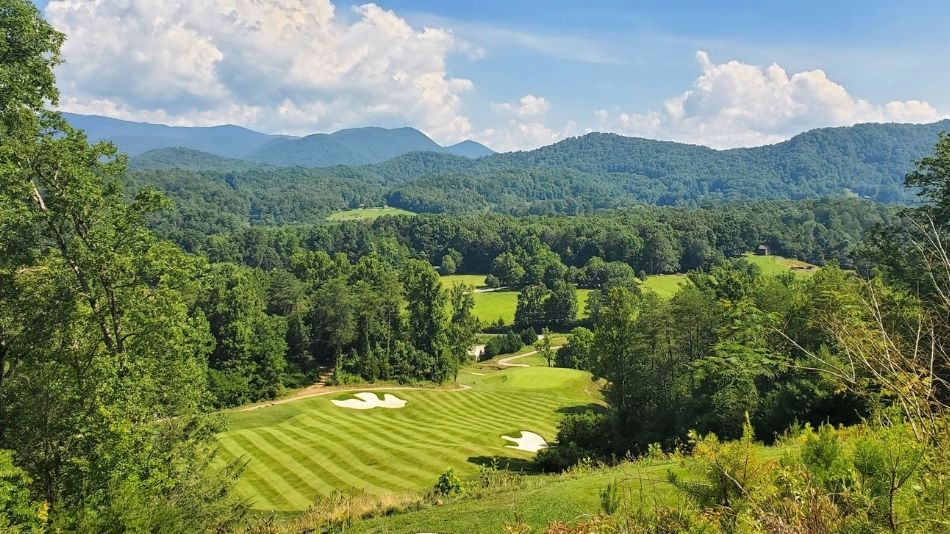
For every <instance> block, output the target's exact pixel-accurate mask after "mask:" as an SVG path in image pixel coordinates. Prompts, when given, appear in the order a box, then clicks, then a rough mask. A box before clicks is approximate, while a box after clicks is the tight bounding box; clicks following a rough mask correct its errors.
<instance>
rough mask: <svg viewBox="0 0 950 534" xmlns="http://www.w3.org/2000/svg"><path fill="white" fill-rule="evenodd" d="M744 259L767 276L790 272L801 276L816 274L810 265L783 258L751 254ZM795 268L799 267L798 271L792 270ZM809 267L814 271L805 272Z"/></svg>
mask: <svg viewBox="0 0 950 534" xmlns="http://www.w3.org/2000/svg"><path fill="white" fill-rule="evenodd" d="M743 258H745V260H746V261H748V262H749V263H751V264H753V265H757V266H758V267H759V269H761V270H762V274H767V275H777V274H784V273H787V272H788V271H792V272H794V273H795V274H800V275H809V274H812V273H814V270H813V269H814V268H815V266H814V265H811V264H809V263H805V262H803V261H799V260H794V259H791V258H785V257H782V256H771V255H770V256H759V255H756V254H752V253H749V254H746V255H745V256H743ZM793 267H798V269H795V270H792V268H793ZM807 267H812V269H808V270H805V269H806V268H807Z"/></svg>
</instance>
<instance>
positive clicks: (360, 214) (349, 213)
mask: <svg viewBox="0 0 950 534" xmlns="http://www.w3.org/2000/svg"><path fill="white" fill-rule="evenodd" d="M383 215H415V213H413V212H411V211H406V210H404V209H399V208H357V209H352V210H343V211H336V212H333V213H331V214H329V215H327V220H330V221H357V220H369V221H371V220H373V219H375V218H377V217H382V216H383Z"/></svg>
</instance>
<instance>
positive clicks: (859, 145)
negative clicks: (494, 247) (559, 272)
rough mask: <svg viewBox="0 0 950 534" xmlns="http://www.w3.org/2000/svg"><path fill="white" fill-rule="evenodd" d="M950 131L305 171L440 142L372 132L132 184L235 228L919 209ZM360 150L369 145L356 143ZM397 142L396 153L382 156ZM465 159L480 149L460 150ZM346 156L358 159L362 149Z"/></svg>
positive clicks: (185, 157) (549, 151)
mask: <svg viewBox="0 0 950 534" xmlns="http://www.w3.org/2000/svg"><path fill="white" fill-rule="evenodd" d="M944 130H950V121H946V120H945V121H941V122H937V123H933V124H924V125H910V124H862V125H858V126H853V127H847V128H825V129H820V130H813V131H810V132H806V133H803V134H801V135H798V136H796V137H794V138H792V139H790V140H788V141H785V142H783V143H778V144H775V145H769V146H763V147H757V148H743V149H733V150H723V151H719V150H713V149H710V148H706V147H702V146H696V145H685V144H681V143H673V142H668V141H653V140H649V139H641V138H631V137H623V136H619V135H615V134H602V133H595V134H588V135H585V136H582V137H577V138H572V139H567V140H565V141H561V142H560V143H556V144H554V145H550V146H546V147H543V148H539V149H537V150H532V151H529V152H516V153H506V154H495V155H491V156H487V157H483V158H480V159H477V160H473V159H470V158H468V157H461V156H455V155H451V154H445V153H438V152H433V151H429V152H416V151H413V152H409V153H407V154H404V155H400V156H397V157H394V158H391V159H388V160H386V161H383V162H380V163H375V164H370V165H348V166H344V165H337V166H331V167H322V168H314V169H304V168H301V167H309V166H315V165H318V164H319V163H320V162H318V161H317V159H306V158H310V157H311V156H313V157H314V158H316V157H317V156H315V155H314V154H316V152H313V151H310V152H306V154H309V155H306V154H304V152H295V150H296V149H294V148H293V147H295V146H302V145H295V143H302V144H303V145H308V144H311V145H313V144H322V143H326V142H333V143H336V144H339V145H340V146H343V145H344V144H349V146H351V147H357V146H363V147H373V146H375V147H376V148H372V149H371V150H370V149H366V151H364V152H362V155H361V156H357V155H353V156H352V158H353V159H357V158H358V157H366V158H369V157H373V158H381V157H385V156H387V155H389V154H391V153H395V152H399V151H402V150H415V149H416V148H421V147H422V146H423V144H420V143H424V142H425V141H429V140H428V138H424V136H421V134H418V132H415V134H411V133H410V134H409V137H406V139H413V140H411V141H406V142H405V143H403V144H399V143H397V142H396V141H393V137H392V136H393V133H394V132H395V131H393V130H382V129H361V130H347V131H344V132H339V133H338V134H334V135H330V136H311V137H308V138H304V139H300V140H292V141H287V140H282V141H276V142H275V144H274V145H271V148H270V149H272V150H273V151H272V152H271V155H272V156H268V158H265V159H272V160H273V161H275V162H280V161H285V162H286V161H288V160H292V159H293V158H298V157H300V158H304V159H301V160H299V161H298V163H300V164H301V167H296V168H287V167H278V166H276V165H273V166H271V165H264V164H260V163H252V162H247V161H240V160H234V159H231V160H228V159H224V158H220V157H217V156H213V155H210V154H202V153H200V152H195V151H193V150H183V149H176V150H167V149H166V150H160V151H154V152H150V153H147V154H142V155H140V156H137V157H135V158H133V160H132V165H131V167H132V168H133V169H139V170H138V171H134V172H132V173H130V176H129V178H128V181H129V183H130V185H132V186H133V189H137V188H139V187H142V186H146V185H154V186H157V187H159V188H160V189H162V190H164V191H166V192H168V193H169V195H170V196H171V197H172V198H173V199H174V200H175V201H176V206H177V209H179V210H185V211H191V212H192V213H193V214H195V213H197V212H199V211H209V210H210V211H214V212H215V213H214V217H213V218H215V219H220V218H221V217H222V216H224V215H227V216H229V217H230V216H233V217H234V218H235V221H239V222H240V223H241V224H248V223H252V224H253V223H278V224H281V223H298V222H313V221H316V220H319V219H321V218H322V217H323V216H325V215H326V214H327V213H329V212H331V211H335V210H340V209H346V208H352V207H357V206H373V205H381V204H384V203H386V204H389V205H391V206H394V207H399V208H404V209H407V210H410V211H414V212H430V213H468V212H483V211H495V212H500V213H509V214H515V215H524V214H536V215H543V214H577V213H589V212H593V211H596V210H599V209H609V208H616V207H622V206H628V205H632V204H637V203H646V204H655V205H661V206H663V205H675V206H698V205H705V204H709V203H715V202H735V201H745V200H758V199H792V200H794V199H805V198H818V197H825V196H860V197H866V198H870V199H873V200H876V201H882V202H913V201H914V200H915V191H914V190H913V189H905V188H904V187H903V176H904V174H905V173H906V172H907V171H908V170H909V169H910V168H911V166H912V165H913V161H914V160H916V159H919V158H920V157H922V156H923V155H924V154H926V153H928V152H929V151H930V150H931V148H932V146H933V144H934V143H935V142H936V140H937V135H938V133H939V132H940V131H944ZM412 132H414V130H413V131H412ZM416 134H418V135H416ZM400 136H402V134H400ZM354 138H359V139H362V141H360V142H359V143H356V142H354V141H353V139H354ZM328 140H329V141H328ZM340 140H342V141H340ZM390 142H392V144H391V146H389V148H385V147H383V146H382V145H386V144H387V143H390ZM429 142H431V141H429ZM433 145H434V143H433ZM435 146H438V145H435ZM466 147H469V148H470V147H471V145H464V146H462V147H459V146H458V145H457V146H456V148H460V149H461V148H466ZM348 150H350V153H351V154H355V150H356V149H355V148H350V149H348ZM280 154H282V155H280ZM294 154H296V155H294ZM301 154H304V155H301ZM143 169H163V170H165V172H162V173H153V172H143V171H142V170H143ZM170 169H177V170H174V171H171V170H170ZM217 194H226V195H227V196H229V197H233V198H234V199H235V200H234V202H229V203H225V204H224V206H234V207H235V208H237V206H238V205H240V206H241V207H240V208H239V209H236V211H233V212H232V211H231V209H230V208H229V207H225V208H224V209H223V210H222V209H221V206H222V205H221V204H214V205H209V204H207V203H206V202H205V200H206V199H207V198H210V197H213V196H214V195H217ZM238 199H239V200H238ZM302 199H306V201H303V200H302ZM199 218H200V217H199ZM190 220H192V221H196V220H197V219H196V218H195V217H192V218H191V219H190Z"/></svg>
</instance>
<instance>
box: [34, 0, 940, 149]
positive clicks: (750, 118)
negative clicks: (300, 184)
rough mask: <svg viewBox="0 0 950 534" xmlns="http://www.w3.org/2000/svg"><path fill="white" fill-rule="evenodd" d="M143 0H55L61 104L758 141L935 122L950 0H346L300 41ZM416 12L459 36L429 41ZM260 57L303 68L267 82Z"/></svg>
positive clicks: (203, 118)
mask: <svg viewBox="0 0 950 534" xmlns="http://www.w3.org/2000/svg"><path fill="white" fill-rule="evenodd" d="M184 1H185V0H168V2H167V4H170V5H175V4H176V2H184ZM328 1H329V0H318V1H308V2H301V0H286V1H282V0H274V2H275V5H276V6H278V7H275V8H274V10H272V11H275V10H276V14H275V13H274V12H267V13H262V12H260V10H255V11H253V12H252V11H251V10H247V11H242V12H241V20H242V21H244V22H248V21H251V20H252V19H253V18H254V17H263V18H262V19H261V20H263V21H265V22H264V24H263V27H264V28H267V27H268V24H267V22H266V21H268V20H271V21H272V20H277V19H274V18H273V17H278V18H279V20H287V19H286V17H287V16H288V13H294V14H299V13H300V11H301V9H300V6H307V7H306V9H310V8H312V6H313V5H314V4H322V3H324V2H328ZM139 2H140V3H141V6H138V5H136V7H134V8H129V7H128V6H124V4H125V3H126V2H124V1H120V0H104V2H102V4H105V5H106V6H105V7H98V8H94V9H93V11H95V10H96V9H98V12H97V13H94V14H93V16H89V15H88V13H86V14H84V13H80V12H79V11H78V10H77V9H78V8H68V7H66V6H65V4H66V3H63V2H56V1H54V2H52V5H51V6H50V9H48V10H47V15H48V18H50V19H51V21H53V22H54V24H55V25H57V26H58V27H60V28H61V29H63V30H64V31H66V32H67V34H71V35H72V38H73V39H75V40H76V41H77V43H75V44H68V45H67V49H66V50H65V51H64V55H65V56H66V59H67V61H68V62H69V63H68V67H64V69H63V70H62V73H61V75H60V78H61V80H62V81H65V82H66V84H68V85H67V87H64V94H65V95H66V96H67V97H69V98H68V99H67V100H68V101H67V102H64V108H69V109H72V110H74V111H87V112H95V111H97V110H98V111H99V112H102V113H103V114H113V115H118V116H122V117H123V118H131V119H146V120H154V121H156V122H158V121H164V122H174V123H179V124H188V123H195V124H203V123H208V122H215V121H217V120H221V121H227V120H229V119H230V122H238V123H242V124H244V125H246V126H250V127H253V128H257V129H262V130H267V131H286V132H290V133H305V132H308V131H327V130H332V129H335V128H337V127H349V126H360V125H366V124H380V125H384V126H397V125H403V124H408V125H412V126H416V127H419V128H420V129H422V130H423V131H425V132H426V133H428V134H430V135H431V136H433V137H435V138H436V139H437V140H439V141H443V142H451V141H455V140H457V139H459V138H462V137H472V138H475V139H478V140H481V141H483V142H486V143H489V144H492V145H495V146H497V147H498V148H501V149H515V148H530V147H532V146H537V145H540V144H546V143H547V142H552V141H555V140H557V139H559V138H562V137H565V136H568V135H578V134H582V133H584V132H585V131H590V130H611V131H617V132H619V133H624V134H628V135H643V136H647V137H658V138H669V139H675V140H681V141H687V142H697V143H703V144H708V145H712V146H717V147H727V146H739V145H752V144H762V143H766V142H774V141H777V140H781V139H783V138H787V137H789V136H790V135H793V134H794V133H798V131H801V130H803V129H808V128H813V127H819V126H835V125H847V124H852V123H854V122H865V121H892V120H893V121H906V122H928V121H930V120H937V119H939V118H943V117H946V116H947V113H948V112H950V91H947V88H948V85H950V84H948V82H950V55H948V54H946V53H945V42H944V41H945V39H946V30H947V28H950V2H936V1H934V2H903V3H896V2H882V1H862V2H856V1H828V0H825V1H823V2H812V1H799V2H781V3H780V2H768V1H762V0H759V1H755V2H753V1H728V2H715V6H714V7H712V5H713V3H712V2H701V1H680V2H668V1H667V2H661V1H646V2H621V1H588V2H576V1H574V2H569V1H563V0H554V1H544V2H541V1H521V2H519V1H514V0H509V1H499V0H486V1H480V2H455V1H452V2H446V1H435V0H415V1H411V0H392V1H387V0H381V1H379V2H377V4H378V6H379V8H381V9H380V10H379V11H380V12H381V13H383V15H379V14H378V13H376V11H371V10H367V9H365V8H363V7H360V6H363V5H364V4H365V3H364V2H350V1H347V0H338V1H335V2H333V6H332V7H333V8H335V9H334V10H333V14H332V16H331V15H327V14H326V13H324V12H322V11H320V12H319V13H316V12H314V13H310V14H307V15H308V16H307V17H303V18H301V19H300V21H298V22H301V24H303V25H304V26H306V25H310V27H311V28H310V29H313V28H317V27H320V28H322V29H321V30H320V32H322V31H323V30H326V29H327V28H330V29H332V31H333V33H334V35H336V37H334V38H332V39H329V40H328V41H327V42H326V43H323V44H321V45H320V46H318V47H313V48H312V49H311V44H310V43H312V42H313V41H314V40H319V39H320V37H315V36H317V35H323V33H320V32H318V31H316V30H313V33H311V34H310V37H309V38H305V37H306V35H305V34H306V33H307V32H308V31H310V30H308V29H307V28H303V29H302V30H301V32H302V33H301V35H298V36H297V37H298V38H300V39H301V40H299V41H295V40H292V39H291V40H288V42H287V43H286V45H285V46H286V49H285V50H274V48H275V47H277V48H280V47H282V46H284V45H282V44H275V43H281V41H280V40H277V41H274V40H270V39H267V38H265V37H266V36H264V37H262V36H261V35H258V34H257V33H255V35H256V36H257V37H261V40H260V41H259V43H260V45H259V46H258V48H251V49H249V48H247V46H245V47H242V46H240V45H238V44H236V43H237V41H239V40H240V39H239V38H240V35H239V33H238V32H239V30H235V31H233V32H231V31H228V32H225V33H226V34H225V33H222V32H219V31H218V30H217V29H216V28H214V27H211V26H213V25H210V24H209V23H208V19H209V18H210V17H215V16H223V15H221V14H222V13H225V12H227V11H228V10H229V9H231V6H233V5H240V4H241V3H242V2H243V3H248V0H203V1H201V2H198V1H197V0H196V2H195V3H197V4H202V5H204V4H207V5H208V6H209V7H208V8H207V9H199V8H195V7H188V6H187V4H186V3H183V4H182V6H181V7H180V8H175V9H170V8H169V7H168V6H167V5H164V6H159V4H160V3H158V2H157V0H156V2H155V3H154V6H152V4H153V2H152V1H150V0H137V2H136V4H138V3H139ZM45 4H46V2H37V5H38V6H39V7H40V8H46V6H45ZM57 4H62V5H60V6H59V8H57V6H56V5H57ZM110 5H111V6H110ZM149 6H151V7H149ZM321 9H322V8H321ZM318 11H319V10H318ZM294 16H296V15H294ZM161 17H165V18H167V19H168V20H169V21H170V22H172V23H175V24H178V25H179V26H181V27H184V28H187V29H188V31H187V32H186V34H187V36H186V37H187V38H193V39H195V44H192V45H187V44H185V43H184V40H185V39H186V37H182V36H181V35H179V33H180V32H178V33H175V32H173V31H170V30H168V29H167V28H165V29H162V30H161V31H160V32H159V31H157V30H156V33H154V34H150V31H152V30H153V29H154V21H155V20H158V19H159V18H161ZM393 21H401V22H402V23H405V24H406V25H408V27H409V29H408V31H409V32H411V34H408V35H410V38H409V39H410V40H409V43H410V44H408V45H406V46H405V47H403V44H404V43H406V42H407V41H406V40H405V36H406V35H407V34H406V31H407V30H405V29H400V28H397V27H396V26H395V25H394V22H393ZM127 22H130V23H134V24H129V25H130V26H133V27H134V26H135V24H139V25H140V26H139V27H138V28H139V30H138V31H135V32H126V33H127V34H126V35H119V34H120V33H122V32H121V31H119V29H118V27H116V28H117V29H116V31H114V32H111V33H110V26H109V25H110V24H120V25H122V26H126V25H127V24H126V23H127ZM259 22H260V21H256V23H259ZM173 25H174V24H173ZM93 26H95V27H97V28H99V31H100V32H103V33H104V35H105V36H106V37H111V36H117V37H116V39H115V40H114V42H113V41H109V42H108V43H107V44H108V45H109V46H106V47H105V48H110V47H111V48H113V49H114V51H113V54H115V53H118V51H123V50H129V51H132V50H133V49H135V48H136V47H137V46H140V45H141V50H138V51H137V52H136V53H137V56H136V59H135V61H129V62H128V64H125V63H124V62H125V58H118V59H117V57H116V56H114V55H112V56H107V57H100V58H90V55H91V54H93V53H95V54H98V53H99V52H95V51H96V50H100V49H102V48H103V41H102V40H103V39H105V38H106V37H102V36H94V35H92V36H90V35H89V34H90V33H91V32H89V31H88V30H89V29H91V28H92V27H93ZM247 27H251V26H247ZM275 28H276V26H275ZM425 28H434V29H438V30H440V31H443V32H445V34H446V35H448V36H450V37H446V38H438V39H434V38H432V35H423V34H424V32H425ZM275 31H276V30H275ZM327 31H329V30H327ZM143 36H146V37H143ZM123 39H125V40H132V41H134V42H131V43H130V42H124V41H123ZM149 39H154V40H153V42H151V43H148V42H147V41H148V40H149ZM248 41H249V42H250V43H253V42H254V41H253V40H248ZM434 41H438V42H437V43H434ZM94 45H95V46H94ZM196 45H197V46H196ZM70 46H73V48H69V47H70ZM175 46H182V47H183V48H182V50H183V51H185V55H188V54H189V53H190V51H192V50H204V49H205V48H207V53H206V55H205V56H203V57H195V58H190V60H192V61H193V62H194V63H193V64H191V65H174V64H167V63H168V62H169V61H171V60H170V59H169V58H168V57H165V58H164V59H162V57H161V52H159V51H160V50H169V51H170V50H171V49H172V48H174V47H175ZM248 46H250V45H248ZM403 48H405V49H404V50H403ZM150 54H156V57H155V58H150V57H149V55H150ZM295 54H296V55H295ZM353 54H361V55H360V56H359V57H360V58H361V59H359V60H358V61H351V60H352V58H353V57H354V56H353ZM400 54H402V55H400ZM179 55H181V54H179ZM420 56H426V57H424V58H422V59H423V60H424V61H423V60H420ZM172 57H174V53H173V54H172ZM320 57H324V58H331V59H328V60H327V61H326V62H327V63H329V64H333V68H329V69H328V72H329V71H332V74H326V73H324V72H320V71H321V68H323V65H322V64H321V62H320V60H319V58H320ZM241 61H244V62H245V64H243V65H242V64H241V63H240V62H241ZM163 62H165V64H163ZM80 63H83V64H82V65H80ZM423 63H424V64H423ZM262 64H266V65H275V64H283V65H287V68H288V69H290V72H309V73H310V75H309V76H310V77H309V78H308V77H307V76H306V75H300V76H297V78H299V79H297V80H295V81H294V82H293V83H290V82H287V81H286V80H283V81H281V83H276V82H275V81H274V80H273V78H274V75H275V74H274V72H264V71H265V70H266V69H264V67H261V65H262ZM773 64H774V65H777V66H778V67H779V68H780V69H781V70H782V72H781V73H780V72H778V71H774V70H770V69H769V66H770V65H773ZM108 69H113V71H110V72H105V73H103V72H100V71H101V70H108ZM161 69H165V70H161ZM334 69H335V70H334ZM373 69H377V70H375V71H374V70H373ZM257 70H260V71H261V72H257ZM212 71H213V72H214V73H212V74H208V76H205V77H200V76H195V77H194V79H189V80H187V83H185V81H182V78H191V77H192V74H191V73H192V72H208V73H211V72H212ZM818 71H821V74H820V75H819V74H817V72H818ZM248 72H250V74H248ZM129 73H131V74H133V75H134V76H135V79H136V80H147V81H148V84H147V85H142V86H141V87H139V88H138V89H137V91H138V92H137V93H135V94H132V88H131V87H121V86H122V85H124V84H123V83H122V81H123V76H124V75H128V74H129ZM228 73H232V74H228ZM433 73H438V74H439V76H434V75H433ZM783 73H784V75H783ZM786 78H787V80H786ZM393 79H395V80H397V82H398V83H397V82H392V83H393V84H396V85H395V86H394V85H392V84H390V81H391V80H393ZM387 80H389V81H387ZM412 80H415V81H412ZM172 82H174V83H172ZM110 83H112V85H111V86H110V85H109V84H110ZM144 83H145V82H143V84H144ZM165 83H168V84H170V86H169V87H167V88H164V89H163V90H157V89H156V86H157V85H158V86H160V85H162V84H165ZM202 84H205V85H202ZM242 84H243V85H242ZM387 84H390V85H387ZM61 85H62V84H61ZM133 85H134V84H133ZM271 85H273V86H271ZM412 87H414V88H415V89H412ZM252 89H260V91H257V92H255V91H253V90H252ZM413 91H416V93H415V96H414V94H413ZM144 93H147V94H144ZM143 94H144V95H143ZM90 102H96V104H90ZM97 106H98V107H97ZM275 116H276V118H275ZM737 117H738V118H737ZM727 123H729V124H727ZM697 132H699V133H697Z"/></svg>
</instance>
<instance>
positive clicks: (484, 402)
mask: <svg viewBox="0 0 950 534" xmlns="http://www.w3.org/2000/svg"><path fill="white" fill-rule="evenodd" d="M477 372H481V373H485V372H487V373H488V374H487V375H484V376H481V375H475V374H472V371H465V372H463V373H462V374H461V375H460V377H459V380H460V382H462V383H468V384H471V385H472V389H469V390H465V391H445V390H435V389H434V390H421V391H398V390H394V391H391V393H392V394H394V395H396V396H398V397H400V398H402V399H405V400H407V401H408V404H407V405H406V407H405V408H401V409H394V410H390V409H383V408H377V409H373V410H365V411H360V410H350V409H346V408H340V407H337V406H335V405H333V404H332V403H330V399H332V398H350V397H351V396H352V393H339V394H333V395H328V396H323V397H312V398H309V399H301V400H298V401H294V402H289V403H286V404H279V405H272V406H268V407H265V408H261V409H258V410H253V411H246V412H230V413H229V416H230V423H231V424H230V429H229V430H228V431H227V432H224V433H222V434H221V435H220V445H221V451H222V460H224V461H227V460H233V459H236V458H243V459H245V460H247V462H248V463H247V468H246V470H245V472H244V474H243V476H242V478H241V479H240V481H239V482H238V485H237V490H238V492H239V493H240V494H241V495H243V496H244V497H247V498H248V499H250V501H251V503H252V507H253V508H255V509H258V510H277V511H299V510H304V509H306V508H307V506H308V505H309V504H310V503H311V502H312V501H313V499H314V498H315V497H317V496H321V495H322V496H327V495H330V494H331V493H333V492H334V491H335V490H362V491H365V492H367V493H371V494H377V495H384V494H387V493H391V492H398V491H405V490H422V489H427V488H430V487H431V486H432V485H433V484H434V483H435V481H436V479H437V478H438V476H439V474H440V473H441V472H442V471H444V470H445V468H446V467H452V468H454V469H455V471H456V472H457V473H459V474H461V475H463V476H465V475H471V474H473V473H474V472H475V471H476V468H477V465H478V463H479V462H486V461H491V459H492V458H500V459H502V460H504V459H513V460H514V461H516V462H517V461H521V462H522V463H524V462H526V461H527V460H528V459H530V458H531V456H532V455H531V454H530V453H526V452H522V451H516V450H514V449H508V448H505V445H506V444H507V442H506V441H504V440H502V439H501V436H502V435H513V434H512V433H515V432H518V431H520V430H530V431H533V432H537V433H538V434H540V435H542V436H544V437H545V438H546V439H548V440H552V439H553V438H554V435H555V432H556V428H557V423H558V421H559V420H560V418H561V417H562V415H563V410H569V409H571V408H578V407H581V406H587V405H589V404H591V403H593V402H595V401H596V400H595V399H593V398H591V397H590V396H589V395H588V394H587V393H585V387H586V386H588V385H589V384H590V375H588V374H587V373H583V372H580V371H576V370H571V369H549V368H542V367H531V368H516V369H507V370H504V371H495V372H491V371H486V370H479V371H477ZM383 393H385V392H384V391H379V392H377V394H383Z"/></svg>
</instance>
